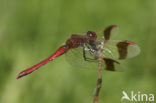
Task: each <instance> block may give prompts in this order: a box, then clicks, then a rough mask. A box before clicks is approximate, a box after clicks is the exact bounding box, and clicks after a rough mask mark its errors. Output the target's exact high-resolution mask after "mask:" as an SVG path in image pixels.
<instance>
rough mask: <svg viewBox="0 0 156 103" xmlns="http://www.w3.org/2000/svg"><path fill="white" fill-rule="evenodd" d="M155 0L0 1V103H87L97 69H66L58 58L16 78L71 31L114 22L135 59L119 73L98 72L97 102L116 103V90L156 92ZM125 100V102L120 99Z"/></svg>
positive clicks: (130, 60)
mask: <svg viewBox="0 0 156 103" xmlns="http://www.w3.org/2000/svg"><path fill="white" fill-rule="evenodd" d="M155 10H156V1H154V0H152V1H149V0H116V1H115V0H114V1H113V0H96V1H95V0H0V103H21V102H22V103H91V102H92V96H93V90H94V88H95V86H96V79H97V70H96V69H95V70H88V69H83V68H78V69H76V68H75V67H71V66H70V65H69V64H68V63H67V62H66V60H65V58H64V56H61V57H59V58H57V59H55V60H54V61H52V62H50V63H48V64H47V65H45V66H43V67H41V68H40V69H39V70H37V71H35V72H34V73H32V74H31V75H28V76H27V77H24V78H22V79H19V80H16V76H17V74H18V73H19V72H20V71H21V70H23V69H26V68H28V67H30V66H32V65H33V64H35V63H37V62H39V61H41V60H43V59H44V58H46V57H48V56H49V55H51V54H52V53H53V52H54V51H55V50H56V49H57V48H58V47H59V46H60V45H62V44H63V43H64V42H65V41H66V39H67V38H69V37H70V35H71V34H72V33H81V32H82V33H84V32H87V31H88V30H97V29H101V28H104V27H106V26H108V25H111V24H115V25H118V26H119V28H120V31H121V32H120V35H118V36H117V39H119V40H120V39H121V40H125V39H126V40H131V41H134V42H136V43H137V44H138V45H139V46H140V48H141V53H140V55H139V56H137V57H135V58H133V59H129V60H126V61H124V65H125V66H126V67H127V68H128V69H127V70H126V71H125V72H123V73H121V72H108V71H103V86H102V89H101V92H100V100H99V101H100V102H99V103H104V102H105V103H120V102H121V101H120V99H121V97H122V91H123V90H125V91H126V92H128V93H129V92H130V91H132V90H133V91H135V92H137V91H140V92H141V93H153V94H155V93H156V82H155V78H156V65H155V61H156V59H155V58H156V46H154V45H155V43H156V23H155V22H156V20H155V18H156V12H155ZM125 102H127V101H125Z"/></svg>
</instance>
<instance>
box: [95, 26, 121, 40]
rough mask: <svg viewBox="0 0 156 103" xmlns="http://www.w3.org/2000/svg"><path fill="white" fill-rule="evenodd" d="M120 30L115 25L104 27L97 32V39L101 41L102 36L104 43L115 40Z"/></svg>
mask: <svg viewBox="0 0 156 103" xmlns="http://www.w3.org/2000/svg"><path fill="white" fill-rule="evenodd" d="M119 32H120V30H119V28H118V27H117V26H116V25H110V26H108V27H106V29H104V30H100V31H98V32H97V34H98V39H101V37H102V36H103V35H104V37H105V40H106V42H107V41H108V40H110V39H111V40H112V39H115V37H116V36H117V35H118V34H119Z"/></svg>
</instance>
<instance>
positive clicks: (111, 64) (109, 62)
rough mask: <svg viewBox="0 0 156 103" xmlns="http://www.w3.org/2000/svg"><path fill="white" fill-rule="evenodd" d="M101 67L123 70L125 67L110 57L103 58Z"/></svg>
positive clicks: (110, 69)
mask: <svg viewBox="0 0 156 103" xmlns="http://www.w3.org/2000/svg"><path fill="white" fill-rule="evenodd" d="M102 65H103V68H104V69H105V70H108V71H125V69H126V68H125V67H124V66H123V65H121V64H120V63H119V62H118V61H116V60H114V59H111V58H106V57H105V58H103V64H102Z"/></svg>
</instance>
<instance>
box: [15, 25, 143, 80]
mask: <svg viewBox="0 0 156 103" xmlns="http://www.w3.org/2000/svg"><path fill="white" fill-rule="evenodd" d="M118 30H119V29H118V27H117V26H116V25H111V26H108V27H107V28H106V29H105V30H104V31H102V33H101V34H102V35H103V36H104V39H105V42H104V50H103V53H102V54H103V67H104V69H105V70H109V71H116V70H122V68H123V67H122V66H121V65H120V63H119V62H118V61H117V60H123V59H127V58H132V57H134V56H136V55H138V54H139V53H140V49H139V47H138V46H137V45H136V44H135V43H133V42H131V41H128V40H124V41H122V40H112V38H114V37H115V36H116V34H117V33H118V32H117V31H118ZM100 41H101V40H97V34H96V33H95V32H93V31H88V32H87V33H86V34H85V35H80V34H72V35H71V37H70V38H69V39H68V40H67V41H66V43H65V45H62V46H60V47H59V48H58V49H57V50H56V51H55V52H54V53H53V54H52V55H51V56H50V57H48V58H47V59H45V60H43V61H41V62H40V63H38V64H36V65H34V66H32V67H30V68H28V69H26V70H24V71H22V72H20V73H19V75H18V76H17V79H19V78H21V77H23V76H25V75H28V74H30V73H32V72H33V71H35V70H36V69H38V68H39V67H41V66H42V65H44V64H46V63H47V62H48V61H51V60H53V59H55V58H57V57H59V56H60V55H62V54H66V55H67V56H66V59H67V61H69V63H70V64H71V65H74V66H83V67H85V68H88V64H89V68H91V67H95V66H97V59H98V54H99V52H100V51H99V47H100V45H101V42H100ZM116 59H117V60H116Z"/></svg>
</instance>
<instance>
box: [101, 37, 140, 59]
mask: <svg viewBox="0 0 156 103" xmlns="http://www.w3.org/2000/svg"><path fill="white" fill-rule="evenodd" d="M139 53H140V48H139V46H138V45H136V44H135V43H133V42H130V41H127V40H126V41H120V40H109V41H108V42H107V43H105V45H104V51H103V56H104V57H109V58H112V59H120V60H122V59H128V58H132V57H135V56H137V55H138V54H139Z"/></svg>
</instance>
